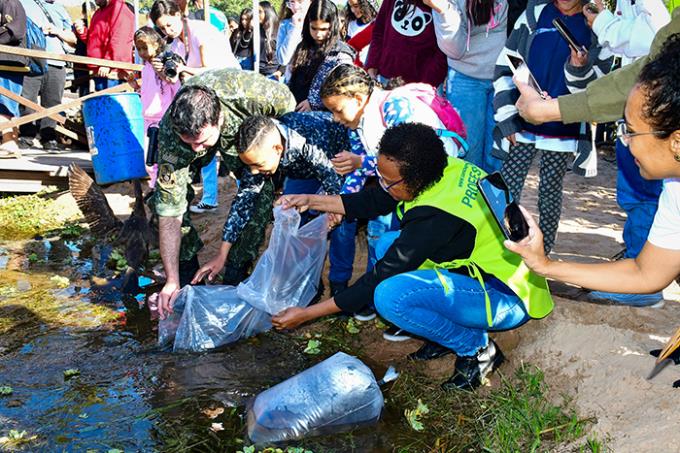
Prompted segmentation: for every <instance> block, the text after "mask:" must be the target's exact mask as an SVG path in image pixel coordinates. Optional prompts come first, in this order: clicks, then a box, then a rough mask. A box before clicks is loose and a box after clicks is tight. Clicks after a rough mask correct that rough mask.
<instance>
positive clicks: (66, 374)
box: [64, 368, 80, 379]
mask: <svg viewBox="0 0 680 453" xmlns="http://www.w3.org/2000/svg"><path fill="white" fill-rule="evenodd" d="M79 375H80V370H78V369H76V368H69V369H68V370H64V379H70V378H72V377H75V376H79Z"/></svg>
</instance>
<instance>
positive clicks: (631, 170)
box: [616, 140, 663, 258]
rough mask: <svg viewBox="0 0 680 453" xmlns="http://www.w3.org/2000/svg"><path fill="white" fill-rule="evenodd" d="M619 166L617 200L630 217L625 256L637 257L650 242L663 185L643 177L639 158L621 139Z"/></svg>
mask: <svg viewBox="0 0 680 453" xmlns="http://www.w3.org/2000/svg"><path fill="white" fill-rule="evenodd" d="M616 163H617V165H618V170H617V173H616V201H617V202H618V204H619V206H620V207H621V209H623V210H624V211H625V212H626V215H627V218H626V223H625V225H624V226H623V242H624V244H625V245H626V253H625V255H624V256H625V257H626V258H635V257H636V256H638V254H639V253H640V251H641V250H642V247H643V246H644V245H645V242H647V236H649V230H650V228H651V227H652V222H654V216H655V215H656V209H657V208H658V206H659V195H661V189H662V186H663V185H662V182H661V181H648V180H646V179H644V178H643V177H642V176H640V168H638V166H637V165H636V164H635V158H634V157H633V155H632V154H631V153H630V150H629V149H628V147H627V146H625V145H624V144H623V143H621V140H617V141H616Z"/></svg>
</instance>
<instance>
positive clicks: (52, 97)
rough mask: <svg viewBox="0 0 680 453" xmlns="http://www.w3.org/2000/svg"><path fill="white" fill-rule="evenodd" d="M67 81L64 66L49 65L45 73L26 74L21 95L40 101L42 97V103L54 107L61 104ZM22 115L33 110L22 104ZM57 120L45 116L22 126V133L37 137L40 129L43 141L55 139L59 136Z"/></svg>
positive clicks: (44, 105)
mask: <svg viewBox="0 0 680 453" xmlns="http://www.w3.org/2000/svg"><path fill="white" fill-rule="evenodd" d="M65 82H66V70H65V69H64V68H63V67H59V66H52V65H50V66H49V67H48V70H47V72H46V73H45V74H43V75H39V76H24V88H23V90H22V92H21V96H22V97H24V98H26V99H28V100H29V101H33V102H35V103H36V104H37V103H38V97H40V105H41V106H42V107H45V108H50V107H54V106H55V105H59V104H61V101H62V98H63V97H64V84H65ZM20 110H21V115H22V116H23V115H25V114H27V113H29V112H32V110H31V109H29V108H27V107H24V106H21V108H20ZM56 125H57V122H56V121H55V120H53V119H52V118H43V119H41V120H40V121H39V124H36V123H29V124H25V125H23V126H22V127H21V134H22V135H27V136H33V137H35V136H36V135H37V133H38V131H40V139H41V140H42V141H47V140H54V139H56V138H57V136H56V132H55V130H54V128H55V126H56Z"/></svg>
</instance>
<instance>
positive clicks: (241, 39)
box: [230, 8, 254, 70]
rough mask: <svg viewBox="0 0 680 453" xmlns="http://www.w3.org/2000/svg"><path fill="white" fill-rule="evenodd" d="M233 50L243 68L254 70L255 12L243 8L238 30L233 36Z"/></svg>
mask: <svg viewBox="0 0 680 453" xmlns="http://www.w3.org/2000/svg"><path fill="white" fill-rule="evenodd" d="M230 41H231V48H232V50H233V51H234V55H235V56H236V59H237V60H238V62H239V63H240V65H241V68H243V69H248V70H252V69H253V60H254V53H253V10H252V9H250V8H243V10H241V16H240V21H239V24H238V29H236V32H235V33H234V34H233V35H231V39H230Z"/></svg>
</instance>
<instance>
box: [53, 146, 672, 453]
mask: <svg viewBox="0 0 680 453" xmlns="http://www.w3.org/2000/svg"><path fill="white" fill-rule="evenodd" d="M611 160H613V155H612V154H607V153H601V154H600V160H599V174H598V176H597V177H595V178H589V179H584V178H581V177H579V176H576V175H574V174H571V173H569V174H568V175H567V177H566V178H565V190H564V208H563V213H562V221H561V222H560V228H559V236H558V238H557V243H556V247H555V251H554V256H556V257H558V258H561V259H568V260H579V261H586V262H588V261H589V262H594V261H602V260H606V259H608V258H609V257H611V256H613V255H615V254H616V253H618V252H619V251H620V250H621V249H622V247H623V246H622V244H621V231H622V226H623V223H624V221H625V215H624V214H623V213H622V212H621V210H620V209H619V208H618V206H617V205H616V198H615V181H616V168H615V164H614V163H612V162H611ZM537 184H538V178H537V172H536V169H535V168H534V169H533V170H532V172H531V174H530V177H529V180H528V185H527V188H526V189H525V194H524V197H523V200H522V202H523V205H524V206H526V207H527V208H529V209H530V210H531V211H532V212H534V213H535V212H536V187H537ZM234 190H235V184H234V183H233V181H231V180H230V179H229V178H222V179H221V186H220V208H219V211H218V212H217V213H211V214H203V215H196V216H195V217H194V221H195V223H196V225H197V226H198V227H199V229H200V230H201V231H202V237H203V238H204V240H205V242H206V247H205V248H204V250H203V251H202V253H201V255H200V258H201V261H203V262H204V261H205V260H206V259H209V257H210V256H212V254H213V253H215V251H216V250H217V247H219V241H220V235H221V231H222V226H223V223H224V219H225V216H226V214H227V212H228V209H229V205H230V201H231V198H232V196H233V193H234ZM106 192H107V194H108V195H107V196H108V198H109V201H110V203H111V204H112V207H113V209H114V211H115V212H116V213H117V214H121V215H125V214H127V213H128V212H129V207H128V206H129V203H130V202H131V201H132V198H131V197H130V195H131V193H132V186H131V185H129V184H118V185H115V186H111V187H109V188H107V189H106ZM59 203H60V205H61V211H62V213H63V215H65V216H68V215H71V214H73V213H74V208H75V206H74V203H73V200H72V198H71V197H70V195H64V196H62V197H60V199H59ZM357 250H358V254H357V255H358V256H357V262H356V264H357V265H356V266H355V267H356V268H357V269H358V270H361V269H364V267H365V254H366V247H365V245H364V244H363V243H360V244H358V248H357ZM358 275H359V273H358V272H355V277H356V276H358ZM551 288H552V290H553V293H554V295H555V296H556V297H555V301H556V308H555V311H554V312H553V313H552V314H551V315H550V316H549V317H548V318H546V319H544V320H541V321H531V322H529V323H528V324H527V325H525V326H523V327H522V328H520V329H517V330H515V331H513V332H507V333H502V334H498V335H496V336H495V338H496V339H497V340H498V342H499V344H500V345H501V347H502V349H503V350H504V352H505V353H506V356H508V358H509V364H508V365H506V368H507V369H506V374H507V373H509V372H510V371H509V370H510V367H512V366H516V365H518V364H519V363H520V362H521V361H527V362H531V363H533V364H535V365H537V366H539V367H541V368H542V369H543V370H544V372H545V375H546V380H547V382H548V384H549V385H550V386H551V387H552V388H553V389H554V390H555V395H556V396H558V395H560V394H567V395H570V396H572V397H573V398H574V402H575V404H576V407H577V409H578V411H579V415H580V416H582V417H589V416H593V417H595V418H596V419H597V423H596V424H595V425H594V426H593V430H594V431H595V432H596V433H598V437H599V438H600V439H605V438H608V439H609V441H608V446H609V447H610V448H611V449H612V450H613V451H616V452H659V451H664V452H665V451H680V447H679V445H680V430H678V429H677V424H676V419H675V415H674V414H675V411H674V408H675V407H678V406H680V390H676V389H674V388H672V383H673V382H674V381H675V380H677V379H680V368H678V367H674V366H669V367H667V368H666V369H665V370H664V371H662V372H661V374H659V375H658V376H657V377H656V378H654V379H653V380H651V381H648V380H646V379H645V377H646V376H647V374H648V373H649V371H650V370H651V369H652V366H653V364H654V359H653V358H652V357H651V356H650V355H649V351H650V350H651V349H655V348H661V347H663V344H664V343H665V341H666V340H667V339H668V338H669V337H670V335H672V333H673V332H674V331H675V329H676V328H677V327H678V321H677V320H678V319H680V304H678V303H677V301H678V300H680V291H678V288H677V286H676V285H675V284H674V285H673V286H672V287H670V288H669V289H667V290H666V291H665V293H664V294H665V296H666V299H667V302H666V304H665V306H664V307H663V308H630V307H620V306H611V305H601V304H594V303H590V302H588V301H587V298H586V294H587V293H586V292H585V291H583V290H581V289H579V288H574V287H570V286H567V285H564V284H557V283H555V282H553V283H552V284H551ZM418 346H419V343H418V342H416V341H409V342H405V343H400V344H394V343H386V342H383V341H382V340H379V339H378V338H376V340H375V341H374V342H373V343H369V344H368V345H367V347H366V348H365V349H366V352H367V353H368V355H369V356H374V357H375V358H376V359H377V360H379V361H380V362H389V361H391V360H397V359H399V358H403V356H404V353H405V352H408V351H411V350H415V349H416V348H417V347H418ZM438 362H439V363H438ZM424 366H425V367H427V369H428V371H429V372H430V373H431V374H432V375H433V377H440V376H441V377H443V376H446V375H448V374H449V373H450V372H451V368H452V361H451V360H450V359H440V360H438V361H434V362H431V363H428V364H425V365H424Z"/></svg>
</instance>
